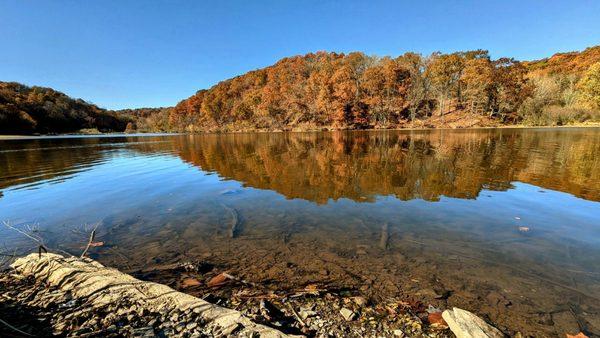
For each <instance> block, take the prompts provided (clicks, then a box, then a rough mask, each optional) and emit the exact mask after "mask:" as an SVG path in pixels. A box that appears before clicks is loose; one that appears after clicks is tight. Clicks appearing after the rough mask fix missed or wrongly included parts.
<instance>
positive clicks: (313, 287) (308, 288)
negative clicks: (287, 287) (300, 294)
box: [304, 284, 319, 292]
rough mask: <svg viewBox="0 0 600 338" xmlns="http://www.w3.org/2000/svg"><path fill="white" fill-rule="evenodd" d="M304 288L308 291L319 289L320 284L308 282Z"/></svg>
mask: <svg viewBox="0 0 600 338" xmlns="http://www.w3.org/2000/svg"><path fill="white" fill-rule="evenodd" d="M304 290H305V291H308V292H314V291H318V290H319V286H318V285H317V284H308V285H307V286H306V287H304Z"/></svg>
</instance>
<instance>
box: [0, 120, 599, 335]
mask: <svg viewBox="0 0 600 338" xmlns="http://www.w3.org/2000/svg"><path fill="white" fill-rule="evenodd" d="M0 190H1V192H0V220H4V221H7V222H10V224H13V225H14V226H17V227H20V228H22V229H27V230H28V231H33V232H34V233H36V234H38V235H39V236H40V237H42V238H43V239H44V241H45V242H46V243H47V245H48V246H49V247H51V248H55V249H58V250H63V251H66V252H70V253H78V252H80V251H81V247H82V246H83V245H84V243H85V242H86V238H87V235H88V233H89V231H90V229H91V228H93V227H94V226H95V225H96V224H98V238H97V240H98V241H102V242H104V245H103V246H102V247H98V248H94V249H93V251H92V255H93V257H94V258H97V259H99V260H100V261H101V262H104V263H106V264H109V265H112V266H115V267H118V268H121V269H124V270H127V271H135V270H139V269H147V268H148V267H150V266H153V265H161V264H167V263H173V262H181V261H190V260H191V261H194V260H203V261H209V262H210V263H211V264H214V265H215V266H216V267H217V268H218V269H223V270H225V269H227V270H229V271H233V272H235V273H236V274H237V275H240V276H242V277H244V278H245V279H247V280H253V281H255V282H262V283H269V284H271V285H273V286H274V287H278V288H295V287H301V286H304V285H306V284H309V283H315V282H317V283H322V284H324V285H329V286H332V287H333V286H335V287H345V288H349V289H353V290H357V291H359V292H361V293H364V294H366V295H367V296H369V297H371V298H372V299H374V300H380V301H383V300H385V299H386V298H389V297H417V298H420V299H424V300H426V301H428V302H431V303H432V304H436V305H439V306H444V307H445V306H461V307H464V308H468V309H471V310H473V311H478V312H479V313H481V314H482V315H485V316H487V317H488V318H490V319H491V320H493V321H494V322H495V323H497V324H498V325H499V326H505V327H508V328H511V329H514V330H521V331H523V332H530V333H532V334H537V335H555V334H556V335H562V334H563V332H564V331H565V330H570V332H577V331H579V330H586V331H587V332H590V333H596V334H600V331H599V329H600V309H599V307H600V305H599V304H600V203H599V201H600V129H592V128H583V129H575V128H569V129H524V130H523V129H515V130H513V129H501V130H463V131H448V130H442V131H419V132H417V131H413V132H402V131H372V132H333V133H261V134H226V135H169V136H164V135H163V136H160V135H159V136H119V137H77V138H68V137H67V138H34V139H18V140H3V141H0ZM236 220H237V221H236ZM233 224H235V227H233V228H232V225H233ZM0 245H4V246H5V249H3V251H11V250H14V249H17V250H18V251H21V252H25V251H28V250H35V248H36V245H35V243H33V242H31V241H29V240H28V239H27V238H25V237H23V236H21V235H20V234H18V233H16V232H15V231H12V230H10V229H7V228H6V227H0ZM156 278H157V279H160V277H156Z"/></svg>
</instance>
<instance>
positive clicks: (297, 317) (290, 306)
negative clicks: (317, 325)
mask: <svg viewBox="0 0 600 338" xmlns="http://www.w3.org/2000/svg"><path fill="white" fill-rule="evenodd" d="M285 304H286V305H287V306H288V308H290V311H292V314H294V317H296V319H297V320H298V322H299V323H300V324H302V326H306V323H304V321H303V320H302V318H300V316H299V315H298V312H296V310H294V307H293V306H292V305H291V304H290V303H285Z"/></svg>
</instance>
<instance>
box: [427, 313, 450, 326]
mask: <svg viewBox="0 0 600 338" xmlns="http://www.w3.org/2000/svg"><path fill="white" fill-rule="evenodd" d="M427 321H428V322H429V325H432V326H448V324H447V323H446V321H445V320H444V318H442V313H441V312H432V313H430V314H429V315H428V316H427Z"/></svg>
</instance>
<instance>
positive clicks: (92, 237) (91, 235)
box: [80, 223, 98, 258]
mask: <svg viewBox="0 0 600 338" xmlns="http://www.w3.org/2000/svg"><path fill="white" fill-rule="evenodd" d="M96 229H98V223H96V225H95V226H94V229H92V232H91V233H90V239H89V240H88V243H87V245H86V246H85V249H84V250H83V252H82V253H81V256H80V258H83V257H85V255H86V254H87V252H88V250H89V249H90V247H91V246H92V243H93V242H94V239H95V238H96Z"/></svg>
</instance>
